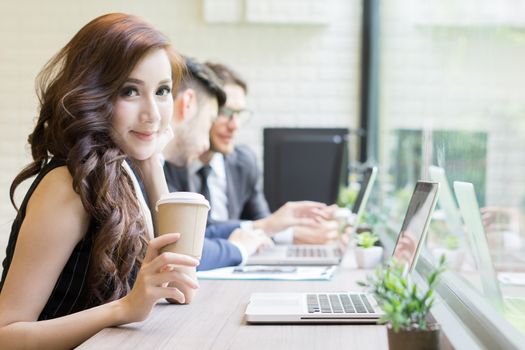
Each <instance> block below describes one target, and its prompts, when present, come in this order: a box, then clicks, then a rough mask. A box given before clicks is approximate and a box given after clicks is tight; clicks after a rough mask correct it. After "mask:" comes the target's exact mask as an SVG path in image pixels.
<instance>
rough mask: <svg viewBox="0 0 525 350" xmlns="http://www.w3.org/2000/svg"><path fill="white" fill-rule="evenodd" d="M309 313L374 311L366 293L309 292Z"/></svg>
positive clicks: (364, 312) (307, 299)
mask: <svg viewBox="0 0 525 350" xmlns="http://www.w3.org/2000/svg"><path fill="white" fill-rule="evenodd" d="M306 301H307V304H308V313H323V314H341V313H349V314H353V313H358V314H367V313H374V308H373V307H372V305H370V303H369V302H368V299H367V297H366V295H365V294H347V293H342V294H307V296H306Z"/></svg>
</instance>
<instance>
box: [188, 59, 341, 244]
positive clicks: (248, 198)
mask: <svg viewBox="0 0 525 350" xmlns="http://www.w3.org/2000/svg"><path fill="white" fill-rule="evenodd" d="M207 66H208V67H209V68H210V69H211V70H212V71H213V72H214V73H215V75H216V76H217V77H218V78H219V79H220V80H221V81H222V83H223V85H222V88H223V90H224V92H225V93H226V96H227V99H226V103H225V104H224V105H223V106H221V107H220V109H219V115H218V116H217V118H216V120H215V121H214V123H213V125H212V127H211V130H210V134H209V135H210V149H209V150H208V151H206V152H204V153H203V154H202V155H201V156H200V157H199V161H196V162H193V163H192V164H191V165H190V166H189V168H188V169H187V171H188V172H187V174H188V178H189V181H188V183H187V184H186V185H184V184H180V185H181V188H182V189H184V190H189V191H196V192H200V193H202V194H203V195H204V196H205V197H207V198H208V200H209V201H210V204H211V211H210V217H209V222H210V223H216V222H229V223H239V222H240V225H241V227H242V228H246V229H262V230H263V231H264V232H266V234H268V235H269V236H272V238H273V239H274V241H276V242H277V243H302V244H324V243H327V242H329V241H330V240H332V239H335V238H336V237H337V232H336V225H335V223H334V222H332V221H326V220H324V219H326V218H328V217H330V212H329V210H327V208H326V207H325V206H324V204H322V203H316V202H308V201H304V202H289V203H287V204H285V205H283V206H282V207H281V208H279V209H278V210H277V211H276V212H274V213H273V214H271V212H270V210H269V207H268V203H267V201H266V199H265V197H264V194H263V191H262V176H261V173H260V171H259V168H258V166H257V161H256V157H255V154H254V153H253V152H252V151H251V150H250V149H249V148H248V147H246V146H241V145H235V136H236V134H237V131H238V129H239V128H240V127H241V126H242V125H243V124H245V123H246V122H247V121H249V119H250V118H251V116H252V112H251V111H250V110H248V109H247V108H246V92H247V85H246V83H245V82H244V81H243V80H242V79H241V78H240V76H239V75H238V74H236V73H235V72H234V71H233V70H231V69H230V68H228V67H226V66H224V65H222V64H213V63H207ZM312 210H313V211H317V213H318V217H317V220H311V218H309V217H307V216H308V215H309V214H311V213H312ZM320 218H322V219H320Z"/></svg>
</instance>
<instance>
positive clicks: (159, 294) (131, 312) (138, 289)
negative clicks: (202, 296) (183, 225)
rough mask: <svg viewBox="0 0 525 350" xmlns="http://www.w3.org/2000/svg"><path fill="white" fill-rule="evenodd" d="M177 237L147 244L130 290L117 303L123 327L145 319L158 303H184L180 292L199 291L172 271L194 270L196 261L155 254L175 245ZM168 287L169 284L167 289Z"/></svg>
mask: <svg viewBox="0 0 525 350" xmlns="http://www.w3.org/2000/svg"><path fill="white" fill-rule="evenodd" d="M179 237H180V234H178V233H169V234H164V235H162V236H159V237H157V238H155V239H152V240H151V241H150V242H149V245H148V250H147V252H146V256H145V258H144V261H143V263H142V267H141V269H140V271H139V273H138V275H137V279H136V281H135V285H134V286H133V289H132V290H131V292H130V293H129V294H128V295H126V296H125V297H124V298H122V299H120V303H121V305H122V307H123V312H124V314H123V319H124V321H125V322H124V323H129V322H138V321H142V320H144V319H146V317H147V316H148V315H149V313H150V312H151V309H152V308H153V306H154V305H155V303H156V302H157V301H158V300H159V299H164V298H169V299H174V300H177V301H178V302H179V303H184V302H185V295H184V293H183V292H181V290H189V289H197V288H199V285H198V284H197V281H196V280H195V279H194V278H191V277H189V276H188V275H187V274H185V273H181V272H180V271H176V270H173V267H192V268H194V267H195V266H197V265H198V264H199V261H198V260H197V259H194V258H192V257H190V256H186V255H182V254H176V253H169V252H165V253H161V254H160V253H159V250H160V249H161V248H162V247H164V246H166V245H168V244H170V243H173V242H175V241H177V239H179ZM168 283H170V286H169V287H168Z"/></svg>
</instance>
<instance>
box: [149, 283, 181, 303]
mask: <svg viewBox="0 0 525 350" xmlns="http://www.w3.org/2000/svg"><path fill="white" fill-rule="evenodd" d="M154 288H155V289H154V293H155V297H156V299H157V300H159V299H174V300H176V301H177V302H179V303H180V304H184V302H185V301H186V297H184V293H182V292H181V291H180V290H179V289H178V288H176V287H154Z"/></svg>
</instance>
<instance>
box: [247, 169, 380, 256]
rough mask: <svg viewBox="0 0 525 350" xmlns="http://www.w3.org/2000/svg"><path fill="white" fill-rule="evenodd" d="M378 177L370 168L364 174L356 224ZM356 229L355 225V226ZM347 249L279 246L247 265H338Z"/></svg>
mask: <svg viewBox="0 0 525 350" xmlns="http://www.w3.org/2000/svg"><path fill="white" fill-rule="evenodd" d="M376 176H377V168H376V167H369V168H367V169H366V170H365V171H364V173H363V179H362V181H361V188H360V189H359V193H358V195H357V198H356V202H355V203H354V206H353V207H352V214H354V215H355V222H356V223H357V222H359V219H360V218H361V216H362V215H363V213H364V208H365V207H366V203H367V201H368V197H369V196H370V192H371V191H372V187H373V185H374V181H375V179H376ZM354 227H355V225H354ZM344 250H345V248H344V247H343V246H342V245H340V244H324V245H312V244H295V245H281V246H279V245H277V246H274V247H270V248H267V249H263V250H261V251H260V252H258V253H257V254H254V255H252V256H250V257H249V258H248V261H247V262H246V264H247V265H337V264H339V262H341V259H342V257H343V254H344Z"/></svg>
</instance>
